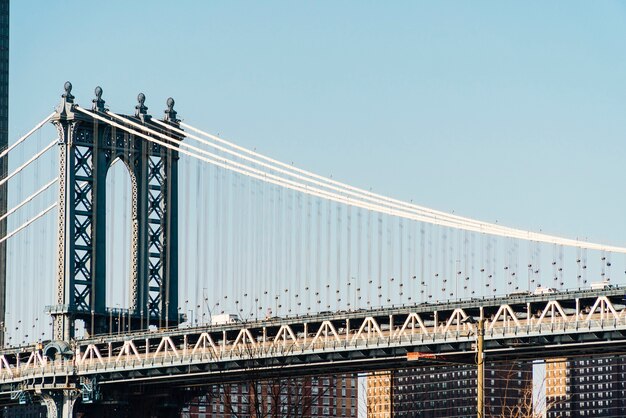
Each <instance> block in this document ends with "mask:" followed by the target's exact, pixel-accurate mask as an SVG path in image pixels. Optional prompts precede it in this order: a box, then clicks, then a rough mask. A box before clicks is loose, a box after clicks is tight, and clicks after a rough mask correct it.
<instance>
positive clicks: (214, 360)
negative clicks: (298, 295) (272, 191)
mask: <svg viewBox="0 0 626 418" xmlns="http://www.w3.org/2000/svg"><path fill="white" fill-rule="evenodd" d="M625 291H626V288H613V289H605V290H574V291H566V292H558V293H552V294H543V295H515V296H513V295H511V296H508V297H494V298H485V299H470V300H461V301H453V302H445V303H437V304H430V303H427V304H420V305H413V306H401V307H391V308H384V309H374V310H358V311H340V312H336V313H327V314H325V313H322V314H318V315H306V316H295V317H288V318H271V319H266V320H257V321H250V322H239V323H232V324H225V325H215V326H198V327H189V328H177V329H169V330H160V331H142V332H134V333H127V334H120V335H103V336H95V337H92V338H85V339H77V340H74V341H72V342H71V343H70V344H69V346H65V345H64V344H63V343H54V342H53V343H49V344H47V345H46V346H45V347H42V345H41V344H37V345H29V346H21V347H15V348H11V349H6V350H3V351H1V352H0V395H1V396H4V397H8V396H11V395H12V396H13V398H15V397H16V396H17V395H18V394H24V393H29V392H32V393H33V394H34V393H40V392H41V391H42V390H54V389H58V388H76V390H80V391H82V396H83V400H89V397H90V396H92V393H91V392H93V391H94V388H95V387H96V386H97V387H98V388H100V389H102V390H103V391H106V389H107V387H110V388H112V387H114V386H117V387H132V386H133V385H140V386H146V385H152V384H157V385H167V386H168V387H190V386H193V385H196V384H197V385H200V384H207V383H211V382H220V381H228V380H237V379H247V378H250V377H253V376H257V377H258V376H271V375H281V376H293V375H302V374H325V373H337V372H362V371H369V370H376V369H383V368H396V367H407V366H415V365H418V364H419V361H410V362H408V361H407V353H420V354H411V356H412V357H413V358H415V357H418V358H419V357H420V356H422V357H424V358H428V359H429V361H432V359H433V356H436V358H441V359H450V358H457V359H460V358H465V359H466V360H468V361H470V360H471V361H473V356H474V353H475V348H476V347H475V343H476V330H477V327H476V321H479V320H481V318H482V320H484V329H485V352H486V356H487V357H488V358H489V359H507V358H548V357H556V356H558V357H562V356H567V355H573V354H591V353H596V352H611V351H619V350H622V349H624V348H626V313H625V312H626V306H625V301H624V295H625ZM94 393H95V392H94Z"/></svg>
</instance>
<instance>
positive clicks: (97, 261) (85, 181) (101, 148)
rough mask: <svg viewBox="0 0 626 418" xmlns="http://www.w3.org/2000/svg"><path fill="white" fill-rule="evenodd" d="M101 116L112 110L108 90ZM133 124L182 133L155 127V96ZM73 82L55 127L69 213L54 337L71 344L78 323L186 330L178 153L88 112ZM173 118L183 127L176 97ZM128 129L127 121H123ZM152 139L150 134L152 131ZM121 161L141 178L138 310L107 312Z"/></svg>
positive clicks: (134, 204)
mask: <svg viewBox="0 0 626 418" xmlns="http://www.w3.org/2000/svg"><path fill="white" fill-rule="evenodd" d="M95 94H96V98H95V99H94V100H93V105H92V109H91V110H92V111H93V112H96V113H97V114H98V115H99V116H101V117H104V118H106V119H110V120H111V121H112V122H113V121H114V119H113V118H112V116H110V115H109V114H108V113H107V109H106V108H105V106H104V103H105V102H104V100H103V99H102V89H101V88H100V87H97V88H96V90H95ZM137 100H138V102H139V103H138V104H137V106H135V113H134V115H132V116H125V118H126V119H127V120H128V121H131V122H134V123H138V124H141V125H144V126H147V127H150V128H152V129H154V130H155V131H159V132H162V133H164V134H166V135H168V136H170V137H171V138H172V143H173V144H177V143H178V141H181V140H182V137H181V136H180V135H176V134H175V133H173V132H172V131H169V130H167V129H165V130H164V129H163V127H162V126H160V125H157V124H155V123H154V122H152V117H151V116H150V115H149V114H148V113H147V110H148V108H147V107H146V106H145V96H144V95H143V93H140V94H139V96H138V97H137ZM77 107H78V105H77V104H75V103H74V96H73V95H72V84H71V83H70V82H66V83H65V93H64V94H63V95H62V101H61V103H60V104H59V106H58V107H57V110H56V115H55V116H54V118H53V120H52V122H53V123H54V125H55V126H56V128H57V130H58V134H59V197H58V199H59V217H58V236H59V237H58V238H59V240H58V263H57V271H58V275H57V283H56V305H55V306H52V307H50V308H49V310H50V314H51V315H52V316H53V332H54V335H53V338H54V339H55V340H60V341H66V342H67V341H69V340H70V339H71V338H72V337H73V336H74V330H75V327H76V326H77V325H78V324H77V321H83V322H84V327H85V330H86V332H88V333H89V334H91V335H93V334H99V333H106V332H110V331H112V329H115V330H118V329H119V330H122V331H130V330H133V329H140V328H143V329H146V328H147V327H148V326H149V325H156V326H159V327H164V326H172V325H176V324H177V323H178V322H179V320H180V318H179V314H178V260H177V254H178V242H177V235H178V226H177V215H178V214H177V209H178V159H179V156H178V152H177V151H176V150H172V149H168V148H166V147H162V146H160V145H158V144H155V143H152V142H149V141H148V140H146V139H145V138H142V137H140V136H137V135H133V134H130V133H128V132H126V131H125V130H122V129H119V128H116V127H114V126H111V125H110V124H108V123H105V122H102V121H99V120H97V119H96V118H94V117H92V116H91V115H89V114H85V113H82V112H79V111H78V110H77ZM163 121H164V122H166V123H167V124H169V125H171V126H173V127H176V128H179V120H178V119H176V111H175V110H174V100H173V99H172V98H169V99H168V100H167V110H166V111H165V117H164V118H163ZM115 122H117V123H118V124H119V123H121V124H122V125H123V123H122V122H119V121H115ZM146 135H149V134H146ZM117 159H119V160H121V162H123V163H124V165H125V166H126V168H127V169H128V172H129V174H130V182H131V214H130V215H131V216H130V218H131V249H130V252H131V254H130V260H131V268H130V273H129V277H120V278H115V280H116V281H118V280H119V281H118V283H120V285H121V284H122V283H123V282H122V281H127V282H129V283H130V286H129V289H130V300H129V309H127V310H126V309H124V310H121V309H117V310H116V309H113V308H111V307H107V306H106V269H107V265H106V262H105V261H106V247H107V245H106V239H105V234H106V233H105V231H106V213H105V212H106V176H107V171H108V169H109V167H110V166H111V164H112V163H113V162H115V161H116V160H117Z"/></svg>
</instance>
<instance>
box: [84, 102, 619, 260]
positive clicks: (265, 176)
mask: <svg viewBox="0 0 626 418" xmlns="http://www.w3.org/2000/svg"><path fill="white" fill-rule="evenodd" d="M76 109H77V110H78V111H80V112H82V113H85V114H87V115H90V116H92V117H93V118H95V119H98V120H101V121H103V122H105V123H108V124H110V125H111V126H115V127H117V128H119V129H122V130H125V131H127V132H129V133H131V134H133V135H136V136H139V137H142V138H144V139H146V140H148V141H150V142H153V143H156V144H158V145H161V146H164V147H166V148H168V149H172V150H175V151H178V152H181V153H183V154H185V155H189V156H192V157H194V158H197V159H200V160H202V161H205V162H208V163H210V164H214V165H216V166H218V167H221V168H224V169H227V170H230V171H234V172H237V173H240V174H243V175H246V176H249V177H253V178H256V179H259V180H262V181H265V182H268V183H271V184H275V185H279V186H282V187H286V188H289V189H291V190H296V191H300V192H302V193H307V194H310V195H313V196H316V197H320V198H323V199H329V200H332V201H336V202H338V203H342V204H346V205H353V206H359V207H361V208H364V209H369V210H373V211H376V212H381V213H386V214H388V215H392V216H398V217H404V218H407V219H413V220H416V221H420V222H427V223H430V224H434V225H439V226H447V227H450V228H458V229H464V230H468V231H472V232H478V233H487V234H489V235H493V236H501V237H511V238H519V239H524V240H529V241H538V242H544V243H550V244H557V245H564V246H569V247H580V248H587V249H592V250H601V251H602V250H604V251H610V252H616V253H626V248H624V247H618V246H608V245H602V244H596V243H589V242H582V241H578V240H574V239H567V238H560V237H556V236H551V235H547V234H542V233H536V232H531V231H523V230H512V232H503V231H501V230H499V229H495V228H491V227H490V225H489V224H482V225H481V226H472V225H467V224H459V223H456V222H452V221H444V220H433V219H432V218H428V217H425V216H421V215H416V214H413V213H408V212H406V211H402V210H396V209H390V208H387V207H383V206H379V205H375V204H370V203H367V202H363V201H359V200H355V199H353V198H350V197H347V196H341V195H338V194H336V193H331V192H328V191H324V190H320V189H316V188H313V187H310V186H308V185H304V184H301V183H296V182H293V181H290V180H287V179H284V178H281V177H278V176H275V175H272V174H270V173H266V172H262V171H260V170H257V169H254V168H251V167H248V166H245V165H243V164H241V163H236V162H234V161H232V160H229V159H227V158H223V157H219V156H215V155H214V154H211V153H209V152H207V151H204V150H200V149H198V148H197V147H193V146H190V145H187V144H183V143H180V142H178V141H177V142H176V145H172V144H170V143H166V142H164V141H161V140H158V139H156V138H154V137H152V136H149V135H146V134H142V133H141V132H138V131H136V130H134V129H132V128H129V127H127V126H123V125H121V124H119V123H116V122H114V121H112V120H109V119H106V118H105V117H102V116H99V115H97V114H95V113H94V112H91V111H88V110H86V109H83V108H81V107H79V106H76ZM152 132H153V133H155V134H159V133H158V132H155V131H152ZM169 140H170V141H174V140H173V139H172V138H169ZM180 146H184V147H185V148H189V149H196V150H199V151H200V152H201V153H202V154H208V155H210V156H213V158H207V157H203V156H201V155H198V154H195V153H194V152H190V151H188V150H186V149H182V148H181V147H180ZM216 158H217V159H216Z"/></svg>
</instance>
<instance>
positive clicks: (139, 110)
mask: <svg viewBox="0 0 626 418" xmlns="http://www.w3.org/2000/svg"><path fill="white" fill-rule="evenodd" d="M137 102H138V103H137V106H135V117H137V118H139V119H141V120H142V121H143V122H145V121H146V119H148V120H149V119H150V116H149V115H148V107H147V106H146V105H145V104H144V103H145V102H146V95H145V94H143V93H139V94H138V95H137Z"/></svg>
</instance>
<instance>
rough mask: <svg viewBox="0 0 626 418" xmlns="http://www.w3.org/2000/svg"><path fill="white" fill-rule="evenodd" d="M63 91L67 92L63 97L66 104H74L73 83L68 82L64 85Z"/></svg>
mask: <svg viewBox="0 0 626 418" xmlns="http://www.w3.org/2000/svg"><path fill="white" fill-rule="evenodd" d="M63 89H64V90H65V93H63V94H62V95H61V97H63V98H64V99H65V102H66V103H74V95H73V94H72V83H70V82H69V81H66V82H65V84H64V85H63Z"/></svg>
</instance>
